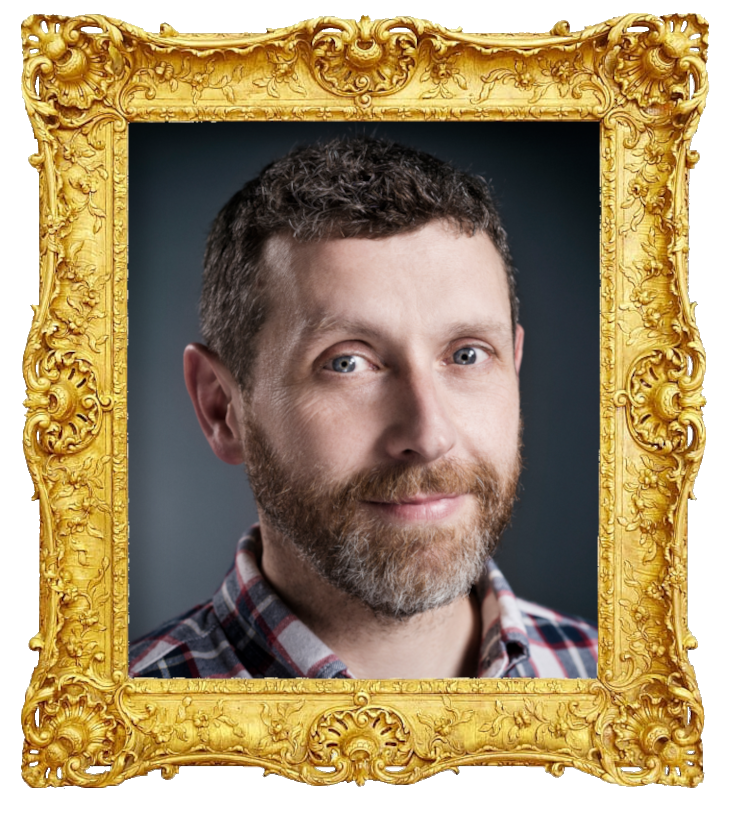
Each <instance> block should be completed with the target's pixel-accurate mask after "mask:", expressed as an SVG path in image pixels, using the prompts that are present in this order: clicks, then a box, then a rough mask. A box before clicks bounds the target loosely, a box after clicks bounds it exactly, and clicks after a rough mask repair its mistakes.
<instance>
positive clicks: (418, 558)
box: [244, 222, 522, 618]
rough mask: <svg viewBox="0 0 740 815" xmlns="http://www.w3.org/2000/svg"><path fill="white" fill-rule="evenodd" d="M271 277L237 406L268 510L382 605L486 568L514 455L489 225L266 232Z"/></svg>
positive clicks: (426, 599) (405, 607) (514, 359)
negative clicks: (300, 237)
mask: <svg viewBox="0 0 740 815" xmlns="http://www.w3.org/2000/svg"><path fill="white" fill-rule="evenodd" d="M266 260H267V262H268V264H269V265H270V270H271V272H270V273H271V274H273V276H274V277H273V278H272V279H273V280H275V286H274V289H273V291H272V293H271V306H272V307H271V311H270V313H269V316H268V319H267V320H266V322H265V325H264V327H263V329H262V330H261V333H260V337H259V351H258V356H257V359H256V360H255V363H254V365H255V367H254V377H253V382H254V383H255V384H254V387H253V389H252V391H251V393H250V395H249V403H248V405H246V406H245V414H246V416H247V419H246V420H245V427H244V436H245V456H246V460H247V467H248V470H249V474H250V479H251V481H252V486H253V489H254V492H255V496H256V498H257V501H258V504H259V505H260V507H261V509H262V511H263V513H264V515H265V516H266V520H267V522H268V523H271V524H272V525H273V526H274V527H275V528H276V530H277V531H279V532H282V533H284V534H285V535H286V536H287V537H288V538H289V539H290V540H292V541H293V543H294V544H295V545H296V546H297V547H298V549H299V551H301V552H302V553H303V554H304V555H306V556H307V557H308V559H309V561H310V562H311V563H312V564H313V565H314V566H315V567H316V568H317V570H318V571H319V572H320V573H321V574H323V576H324V577H326V578H327V579H328V580H329V581H330V582H332V583H333V584H335V585H337V586H338V587H339V588H341V589H343V590H345V591H347V592H349V593H350V594H353V595H355V596H358V597H360V599H362V600H363V601H364V602H366V603H367V604H368V605H370V606H371V607H372V608H374V610H375V611H376V612H377V613H378V614H380V615H381V616H387V617H396V618H399V617H401V618H402V617H406V616H409V615H410V614H415V613H419V612H420V611H424V610H427V609H428V608H433V607H436V606H440V605H444V604H446V603H449V602H451V601H452V600H454V599H455V598H456V597H458V596H460V595H461V594H464V593H465V592H467V591H468V590H469V588H470V585H471V584H472V583H473V582H474V581H475V579H477V577H478V576H479V574H480V572H481V569H482V566H483V563H484V560H485V557H486V556H487V555H488V554H490V551H491V550H492V548H493V546H494V545H495V542H496V540H497V538H498V535H499V534H500V532H501V531H502V528H503V526H504V525H505V523H506V521H507V519H508V516H509V513H510V508H511V504H512V502H513V500H514V495H515V491H516V480H517V477H518V471H519V388H518V367H519V361H520V358H521V341H522V332H521V329H520V328H517V332H516V340H515V338H514V336H513V332H512V327H511V318H510V308H509V294H508V287H507V282H506V274H505V271H504V268H503V264H502V262H501V259H500V257H499V255H498V253H497V251H496V249H495V248H494V246H493V244H492V243H491V241H490V239H489V238H488V236H486V235H485V234H482V233H477V234H476V235H474V236H473V237H469V236H467V235H465V234H461V233H460V232H459V231H458V230H457V229H456V228H454V227H452V226H449V225H447V224H446V223H443V222H433V223H431V224H428V225H427V226H425V227H423V228H422V229H420V230H418V231H416V232H413V233H408V234H402V235H396V236H393V237H389V238H382V239H378V240H370V239H364V238H348V239H341V240H330V241H325V242H321V243H311V244H306V243H304V244H298V243H296V242H294V241H292V240H290V239H287V238H283V237H279V238H275V239H273V241H272V242H271V244H270V245H268V247H267V252H266Z"/></svg>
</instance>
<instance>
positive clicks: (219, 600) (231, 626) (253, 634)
mask: <svg viewBox="0 0 740 815" xmlns="http://www.w3.org/2000/svg"><path fill="white" fill-rule="evenodd" d="M261 551H262V543H261V539H260V532H259V527H258V526H254V527H252V529H251V530H250V531H249V533H248V534H247V535H246V536H245V537H243V538H242V539H241V540H240V541H239V547H238V549H237V553H236V562H235V563H234V566H233V567H232V569H231V570H230V571H229V572H228V574H227V575H226V577H225V578H224V581H223V583H222V584H221V587H220V588H219V590H218V591H217V592H216V594H214V596H213V598H212V599H211V600H210V601H209V602H207V603H204V604H202V605H199V606H196V607H195V608H193V609H191V610H190V611H188V612H187V613H186V614H183V615H181V616H180V617H176V618H175V619H174V620H170V621H169V622H167V623H164V624H163V625H161V626H160V627H159V628H157V629H156V630H155V631H152V632H151V633H150V634H148V635H147V636H145V637H142V638H141V639H138V640H136V641H135V642H133V643H132V644H131V649H130V661H129V673H130V674H131V676H142V677H163V678H174V677H187V678H191V677H210V678H219V679H221V678H229V677H244V678H250V677H251V678H255V679H261V678H263V677H273V678H281V679H289V678H294V677H310V678H314V679H331V678H351V677H352V674H351V673H350V671H349V669H348V668H347V666H346V665H345V664H344V663H343V662H342V661H341V659H339V657H337V656H336V655H335V654H333V653H332V652H331V651H330V649H329V648H328V647H327V646H326V645H324V643H323V642H321V640H320V639H319V638H318V637H317V636H316V635H315V634H314V633H313V632H312V631H311V630H310V629H309V628H308V627H307V626H305V625H304V624H303V623H302V622H301V621H300V620H299V619H298V618H297V617H296V616H295V615H294V614H293V613H292V612H291V611H290V610H289V609H288V607H287V606H286V605H285V604H284V603H283V602H282V600H281V599H280V598H279V597H278V596H277V595H276V594H275V592H274V591H273V589H272V587H271V586H270V585H269V583H268V582H267V581H266V580H265V579H264V577H263V576H262V573H261V571H260V569H259V565H258V564H259V562H260V559H261ZM476 591H477V595H478V599H479V601H480V607H481V617H482V631H483V638H482V641H481V650H480V660H479V665H478V676H480V677H503V676H512V677H516V676H521V677H547V678H557V679H561V678H569V677H570V678H575V677H595V676H596V653H597V652H596V649H597V631H596V628H595V627H594V626H593V625H592V624H591V623H589V622H587V621H586V620H583V619H582V618H580V617H572V616H568V615H565V614H559V613H557V612H555V611H551V610H550V609H547V608H544V607H543V606H539V605H536V604H535V603H529V602H527V601H525V600H521V599H519V598H517V597H515V595H514V593H513V592H512V591H511V589H510V588H509V584H508V583H507V582H506V580H505V579H504V576H503V575H502V574H501V572H500V571H499V570H498V567H497V566H496V564H495V563H494V562H493V560H489V562H488V568H487V571H486V573H485V574H484V575H483V576H482V577H481V580H480V581H479V582H478V584H477V586H476Z"/></svg>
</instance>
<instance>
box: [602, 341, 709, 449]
mask: <svg viewBox="0 0 740 815" xmlns="http://www.w3.org/2000/svg"><path fill="white" fill-rule="evenodd" d="M692 363H693V357H691V356H690V355H689V354H686V353H685V352H683V351H680V350H677V349H668V350H656V351H653V352H652V353H650V354H648V355H647V356H642V357H639V358H638V359H637V360H636V362H635V363H634V365H633V366H632V370H631V371H630V375H629V389H628V391H626V392H625V391H620V392H618V393H617V395H616V399H615V401H616V403H617V404H618V405H626V406H627V407H628V416H629V423H630V428H631V429H632V432H633V434H634V437H635V439H636V440H637V441H638V442H639V443H640V444H642V445H643V447H645V448H647V449H649V450H655V451H658V452H662V453H672V452H678V451H686V450H690V449H691V448H692V447H694V446H695V443H696V441H697V440H698V434H694V433H692V432H691V429H692V428H693V429H700V428H703V422H702V418H701V408H702V407H703V406H704V405H705V404H706V400H705V399H704V397H703V396H702V395H701V378H700V377H699V376H696V375H692V372H691V370H690V367H689V366H690V365H691V364H692Z"/></svg>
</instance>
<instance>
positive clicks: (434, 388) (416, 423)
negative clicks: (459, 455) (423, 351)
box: [384, 371, 457, 461]
mask: <svg viewBox="0 0 740 815" xmlns="http://www.w3.org/2000/svg"><path fill="white" fill-rule="evenodd" d="M394 390H395V393H394V397H393V398H392V399H390V400H389V403H388V408H389V409H390V411H391V412H390V416H389V422H388V427H387V430H386V433H385V436H384V443H385V451H386V454H388V455H390V456H391V457H392V458H395V459H397V460H402V461H435V460H436V459H438V458H442V457H443V456H444V455H446V454H447V453H448V452H449V451H450V450H451V449H452V448H453V447H454V445H455V443H456V441H457V431H456V428H455V425H454V423H453V421H452V417H451V415H450V409H449V405H448V404H447V403H446V400H445V394H444V392H443V389H442V388H441V387H440V383H438V382H437V381H435V375H434V372H432V371H428V372H423V373H422V372H415V373H412V374H406V375H403V376H402V375H399V379H398V382H397V383H396V388H395V389H394Z"/></svg>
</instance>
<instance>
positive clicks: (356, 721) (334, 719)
mask: <svg viewBox="0 0 740 815" xmlns="http://www.w3.org/2000/svg"><path fill="white" fill-rule="evenodd" d="M369 701H370V699H369V696H368V695H367V694H366V693H364V692H360V693H358V694H356V696H355V704H356V707H354V708H349V709H346V708H345V709H342V708H340V709H335V710H330V711H328V712H326V713H324V714H323V715H322V716H320V717H319V718H318V719H317V720H316V721H315V722H314V724H313V725H312V727H311V729H310V731H309V755H310V759H311V762H312V764H314V765H315V766H317V767H333V768H334V769H335V771H336V772H335V774H334V775H332V776H331V781H332V783H333V782H339V781H356V782H357V784H359V785H362V784H364V783H365V781H366V780H367V779H368V778H371V779H376V780H382V781H388V780H391V777H393V776H396V777H397V776H398V772H397V771H395V772H387V771H386V770H387V768H388V767H408V765H409V762H411V760H412V758H413V757H414V750H413V746H412V737H411V731H410V729H409V727H408V725H407V724H406V722H405V721H404V720H403V718H402V716H401V714H399V713H397V712H396V711H394V710H392V709H390V708H386V707H380V706H375V705H370V704H369ZM322 775H323V773H322ZM323 780H325V779H323Z"/></svg>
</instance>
